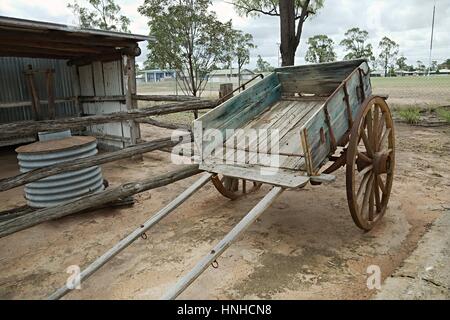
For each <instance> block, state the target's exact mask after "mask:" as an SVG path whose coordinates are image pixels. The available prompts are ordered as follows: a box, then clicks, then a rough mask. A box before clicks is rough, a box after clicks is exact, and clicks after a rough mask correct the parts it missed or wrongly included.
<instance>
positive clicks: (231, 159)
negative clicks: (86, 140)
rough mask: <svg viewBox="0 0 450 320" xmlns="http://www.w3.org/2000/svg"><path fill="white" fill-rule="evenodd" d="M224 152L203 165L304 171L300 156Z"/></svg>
mask: <svg viewBox="0 0 450 320" xmlns="http://www.w3.org/2000/svg"><path fill="white" fill-rule="evenodd" d="M224 151H225V152H224V154H223V155H218V154H216V155H214V156H211V157H210V158H208V159H207V160H205V163H214V164H227V165H238V166H246V165H257V166H262V167H272V168H281V169H291V170H304V165H305V161H304V159H303V157H302V156H300V155H283V154H268V153H266V154H262V153H257V152H252V151H248V150H241V149H224Z"/></svg>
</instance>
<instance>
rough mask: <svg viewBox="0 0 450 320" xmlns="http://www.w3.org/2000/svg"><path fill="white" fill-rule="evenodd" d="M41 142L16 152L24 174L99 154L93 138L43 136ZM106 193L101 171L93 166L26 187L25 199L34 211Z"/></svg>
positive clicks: (52, 134) (58, 135)
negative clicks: (103, 191)
mask: <svg viewBox="0 0 450 320" xmlns="http://www.w3.org/2000/svg"><path fill="white" fill-rule="evenodd" d="M39 139H40V141H38V142H35V143H32V144H29V145H26V146H21V147H19V148H17V149H16V152H17V153H18V156H17V158H18V160H19V166H20V171H21V172H28V171H30V170H33V169H36V168H42V167H45V166H48V165H53V164H57V163H60V162H63V161H68V160H75V159H81V158H85V157H89V156H93V155H95V154H97V152H98V151H97V140H96V139H95V138H94V137H87V136H71V135H70V131H69V132H67V131H66V132H62V133H56V134H55V133H51V134H46V133H41V134H39ZM103 189H104V186H103V177H102V171H101V168H100V167H99V166H93V167H89V168H85V169H80V170H76V171H70V172H65V173H60V174H57V175H54V176H50V177H47V178H44V179H41V180H38V181H36V182H32V183H29V184H27V185H26V186H25V198H26V199H27V203H28V205H29V206H31V207H35V208H46V207H53V206H56V205H59V204H62V203H65V202H68V201H71V200H74V199H76V198H79V197H81V196H84V195H86V194H89V193H93V192H99V191H101V190H103Z"/></svg>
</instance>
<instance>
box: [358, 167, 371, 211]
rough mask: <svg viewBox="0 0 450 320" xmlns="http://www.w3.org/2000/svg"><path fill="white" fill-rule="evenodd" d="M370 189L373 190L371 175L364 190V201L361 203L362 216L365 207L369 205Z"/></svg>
mask: <svg viewBox="0 0 450 320" xmlns="http://www.w3.org/2000/svg"><path fill="white" fill-rule="evenodd" d="M372 188H373V175H370V178H369V182H368V183H367V185H366V188H365V190H364V199H363V203H362V208H361V214H363V215H364V212H365V211H366V210H365V209H366V206H367V205H368V204H369V201H370V198H371V197H372Z"/></svg>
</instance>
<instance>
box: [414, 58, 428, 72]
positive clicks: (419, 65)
mask: <svg viewBox="0 0 450 320" xmlns="http://www.w3.org/2000/svg"><path fill="white" fill-rule="evenodd" d="M416 64H417V70H419V71H425V70H426V69H427V67H426V66H425V64H424V63H423V62H422V61H420V60H417V62H416Z"/></svg>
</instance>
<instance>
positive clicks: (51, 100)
mask: <svg viewBox="0 0 450 320" xmlns="http://www.w3.org/2000/svg"><path fill="white" fill-rule="evenodd" d="M54 73H55V70H51V69H49V70H47V72H46V73H45V75H46V84H47V99H48V117H49V119H50V120H54V119H55V116H56V112H55V111H56V110H55V90H54V81H53V79H54Z"/></svg>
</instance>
